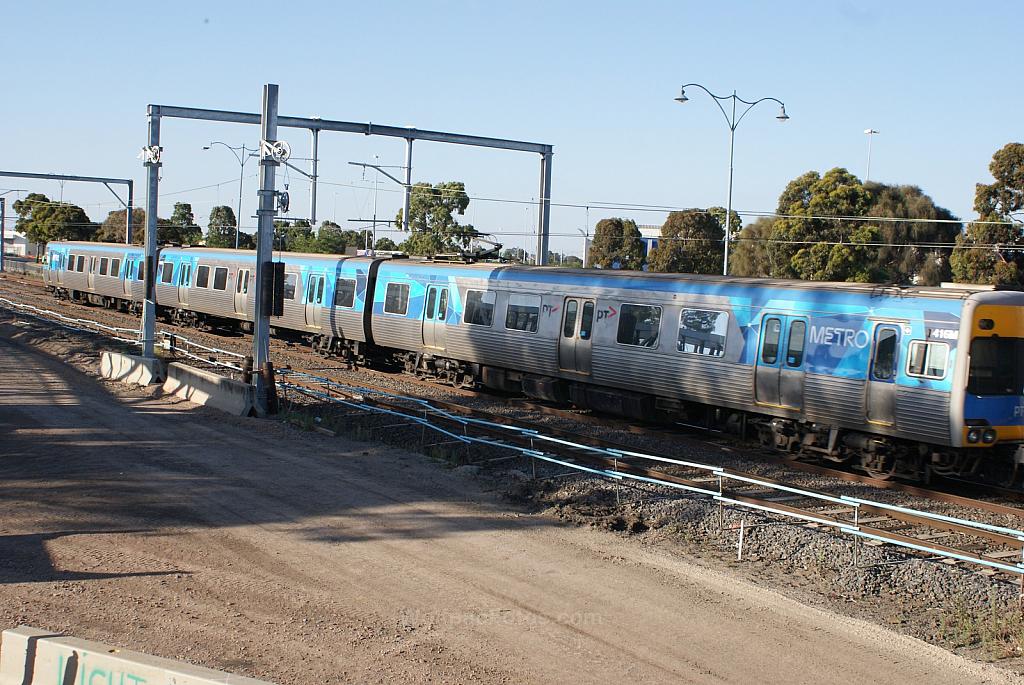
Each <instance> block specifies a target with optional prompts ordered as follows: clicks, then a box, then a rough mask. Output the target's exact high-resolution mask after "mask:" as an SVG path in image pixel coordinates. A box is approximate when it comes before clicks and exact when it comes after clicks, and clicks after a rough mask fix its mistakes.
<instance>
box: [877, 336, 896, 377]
mask: <svg viewBox="0 0 1024 685" xmlns="http://www.w3.org/2000/svg"><path fill="white" fill-rule="evenodd" d="M898 342H899V338H898V335H897V333H896V329H895V328H892V327H890V326H885V327H881V328H878V329H877V330H876V331H875V360H874V362H873V363H872V364H871V378H872V379H873V380H876V381H888V380H892V379H893V378H895V377H896V351H897V343H898Z"/></svg>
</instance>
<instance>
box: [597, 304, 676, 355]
mask: <svg viewBox="0 0 1024 685" xmlns="http://www.w3.org/2000/svg"><path fill="white" fill-rule="evenodd" d="M659 328H661V307H653V306H650V305H645V304H623V305H622V308H621V309H620V310H619V330H618V334H617V335H616V338H615V339H616V341H617V342H619V343H621V344H623V345H637V346H639V347H657V346H658V329H659ZM580 337H582V336H580Z"/></svg>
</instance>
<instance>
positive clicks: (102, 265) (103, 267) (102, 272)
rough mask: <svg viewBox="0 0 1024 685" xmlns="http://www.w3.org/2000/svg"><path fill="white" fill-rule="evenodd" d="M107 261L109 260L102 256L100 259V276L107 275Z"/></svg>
mask: <svg viewBox="0 0 1024 685" xmlns="http://www.w3.org/2000/svg"><path fill="white" fill-rule="evenodd" d="M109 261H110V260H108V259H107V258H106V257H103V258H102V259H100V276H106V275H107V263H108V262H109Z"/></svg>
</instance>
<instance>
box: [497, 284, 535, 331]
mask: <svg viewBox="0 0 1024 685" xmlns="http://www.w3.org/2000/svg"><path fill="white" fill-rule="evenodd" d="M539 319H540V295H519V294H517V293H512V294H511V295H509V296H508V310H507V312H506V313H505V328H507V329H508V330H510V331H525V332H527V333H536V332H537V322H538V320H539Z"/></svg>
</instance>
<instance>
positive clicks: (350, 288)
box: [334, 278, 408, 314]
mask: <svg viewBox="0 0 1024 685" xmlns="http://www.w3.org/2000/svg"><path fill="white" fill-rule="evenodd" d="M388 285H389V287H390V285H391V284H388ZM407 287H408V286H407ZM406 292H408V290H407V291H406ZM355 303H356V280H355V279H354V278H339V279H338V280H337V281H335V283H334V306H335V307H352V306H354V305H355ZM402 313H403V314H404V313H405V312H402Z"/></svg>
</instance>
